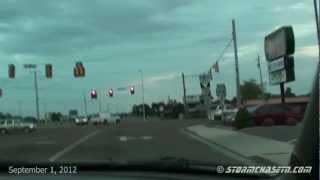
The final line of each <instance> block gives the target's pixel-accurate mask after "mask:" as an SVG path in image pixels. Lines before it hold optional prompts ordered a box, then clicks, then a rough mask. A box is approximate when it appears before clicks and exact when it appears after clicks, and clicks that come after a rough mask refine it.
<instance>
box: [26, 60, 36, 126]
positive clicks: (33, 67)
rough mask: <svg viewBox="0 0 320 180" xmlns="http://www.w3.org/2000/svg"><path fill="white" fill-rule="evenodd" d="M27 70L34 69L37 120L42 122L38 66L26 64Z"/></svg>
mask: <svg viewBox="0 0 320 180" xmlns="http://www.w3.org/2000/svg"><path fill="white" fill-rule="evenodd" d="M24 68H25V69H34V71H31V73H33V75H34V89H35V101H36V112H37V120H38V121H39V120H40V114H39V94H38V77H37V69H36V68H37V65H35V64H24Z"/></svg>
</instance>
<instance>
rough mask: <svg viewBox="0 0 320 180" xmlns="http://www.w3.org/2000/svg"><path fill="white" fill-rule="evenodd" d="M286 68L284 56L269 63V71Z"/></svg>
mask: <svg viewBox="0 0 320 180" xmlns="http://www.w3.org/2000/svg"><path fill="white" fill-rule="evenodd" d="M283 69H285V60H284V58H281V59H278V60H274V61H271V62H269V63H268V70H269V73H272V72H275V71H279V70H283Z"/></svg>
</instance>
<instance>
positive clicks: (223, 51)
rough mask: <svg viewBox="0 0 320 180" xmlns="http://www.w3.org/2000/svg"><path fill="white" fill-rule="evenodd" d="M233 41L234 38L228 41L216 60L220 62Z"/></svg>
mask: <svg viewBox="0 0 320 180" xmlns="http://www.w3.org/2000/svg"><path fill="white" fill-rule="evenodd" d="M231 42H232V39H230V40H229V42H228V43H227V45H226V46H225V47H224V49H223V50H222V51H221V53H220V55H219V56H218V58H217V59H216V62H219V61H220V60H221V59H222V58H223V55H224V54H225V53H226V52H227V50H228V48H229V47H230V45H231Z"/></svg>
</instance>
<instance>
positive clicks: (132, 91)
mask: <svg viewBox="0 0 320 180" xmlns="http://www.w3.org/2000/svg"><path fill="white" fill-rule="evenodd" d="M130 94H131V95H134V86H131V87H130Z"/></svg>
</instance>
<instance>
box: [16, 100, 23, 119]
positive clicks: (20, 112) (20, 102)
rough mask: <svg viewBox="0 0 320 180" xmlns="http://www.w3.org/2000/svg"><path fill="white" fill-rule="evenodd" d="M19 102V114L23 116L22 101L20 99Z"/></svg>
mask: <svg viewBox="0 0 320 180" xmlns="http://www.w3.org/2000/svg"><path fill="white" fill-rule="evenodd" d="M17 103H18V115H19V116H22V111H21V109H22V108H21V106H22V101H21V100H18V101H17Z"/></svg>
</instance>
